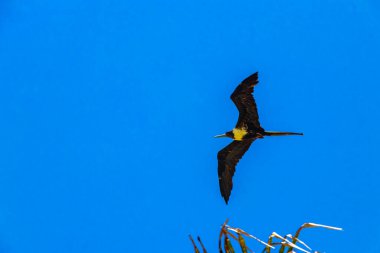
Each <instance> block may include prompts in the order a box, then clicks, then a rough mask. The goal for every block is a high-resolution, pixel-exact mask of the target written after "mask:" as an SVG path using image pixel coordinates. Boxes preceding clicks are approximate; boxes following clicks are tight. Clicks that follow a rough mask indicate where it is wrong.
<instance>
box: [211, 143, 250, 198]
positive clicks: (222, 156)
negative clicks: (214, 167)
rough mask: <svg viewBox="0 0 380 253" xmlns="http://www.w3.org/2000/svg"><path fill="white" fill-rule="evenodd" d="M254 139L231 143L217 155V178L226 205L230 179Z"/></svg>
mask: <svg viewBox="0 0 380 253" xmlns="http://www.w3.org/2000/svg"><path fill="white" fill-rule="evenodd" d="M254 140H255V139H249V140H245V141H233V142H231V143H230V144H229V145H227V146H226V147H225V148H223V149H222V150H220V151H219V153H218V176H219V187H220V193H221V194H222V196H223V198H224V200H225V201H226V203H228V199H229V197H230V194H231V190H232V185H233V184H232V177H233V176H234V173H235V167H236V164H237V163H238V162H239V160H240V159H241V158H242V157H243V155H244V153H245V152H246V151H247V150H248V148H249V147H250V146H251V144H252V142H253V141H254Z"/></svg>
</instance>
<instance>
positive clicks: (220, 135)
mask: <svg viewBox="0 0 380 253" xmlns="http://www.w3.org/2000/svg"><path fill="white" fill-rule="evenodd" d="M222 137H229V138H232V139H234V133H233V132H232V131H228V132H226V133H225V134H219V135H215V136H214V138H222Z"/></svg>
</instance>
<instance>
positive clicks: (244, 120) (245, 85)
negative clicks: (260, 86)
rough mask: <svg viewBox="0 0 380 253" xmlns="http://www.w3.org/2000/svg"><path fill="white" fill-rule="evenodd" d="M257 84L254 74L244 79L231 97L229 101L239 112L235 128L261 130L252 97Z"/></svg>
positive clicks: (256, 75)
mask: <svg viewBox="0 0 380 253" xmlns="http://www.w3.org/2000/svg"><path fill="white" fill-rule="evenodd" d="M258 82H259V81H258V73H257V72H256V73H254V74H252V75H250V76H249V77H247V78H246V79H244V80H243V81H242V82H241V83H240V84H239V85H238V86H237V87H236V89H235V91H234V92H233V93H232V95H231V100H232V101H233V102H234V104H235V105H236V107H237V108H238V110H239V119H238V122H237V124H236V127H237V128H251V129H252V128H253V129H257V130H258V129H261V126H260V122H259V114H258V113H257V107H256V102H255V99H254V98H253V95H252V93H253V87H254V86H255V85H256V84H257V83H258Z"/></svg>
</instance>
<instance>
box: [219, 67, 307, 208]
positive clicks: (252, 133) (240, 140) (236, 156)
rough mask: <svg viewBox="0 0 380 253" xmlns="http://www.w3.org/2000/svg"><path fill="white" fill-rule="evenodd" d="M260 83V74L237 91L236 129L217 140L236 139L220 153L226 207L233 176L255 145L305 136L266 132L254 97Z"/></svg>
mask: <svg viewBox="0 0 380 253" xmlns="http://www.w3.org/2000/svg"><path fill="white" fill-rule="evenodd" d="M257 83H258V73H257V72H256V73H254V74H253V75H251V76H249V77H247V78H246V79H244V80H243V82H241V83H240V84H239V85H238V86H237V87H236V89H235V91H234V92H233V93H232V95H231V99H232V101H233V102H234V104H235V105H236V107H237V108H238V110H239V119H238V122H237V124H236V126H235V128H234V129H233V130H231V131H228V132H226V133H225V134H221V135H217V136H215V137H230V138H232V139H234V141H233V142H231V143H230V144H229V145H228V146H226V147H225V148H223V149H222V150H220V151H219V153H218V176H219V186H220V193H221V194H222V196H223V198H224V200H225V201H226V204H228V199H229V197H230V194H231V190H232V177H233V175H234V173H235V166H236V164H237V163H238V162H239V160H240V159H241V158H242V157H243V155H244V153H245V152H246V151H247V150H248V149H249V147H250V146H251V144H252V142H253V141H254V140H256V139H258V138H264V136H282V135H303V134H302V133H293V132H269V131H265V130H264V129H263V128H262V127H261V126H260V122H259V115H258V113H257V108H256V102H255V100H254V98H253V96H252V93H253V87H254V86H255V85H256V84H257Z"/></svg>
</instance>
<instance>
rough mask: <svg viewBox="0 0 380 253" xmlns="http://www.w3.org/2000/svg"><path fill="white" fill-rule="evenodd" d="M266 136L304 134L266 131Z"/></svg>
mask: <svg viewBox="0 0 380 253" xmlns="http://www.w3.org/2000/svg"><path fill="white" fill-rule="evenodd" d="M264 135H265V136H284V135H303V133H293V132H274V131H265V132H264Z"/></svg>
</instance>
